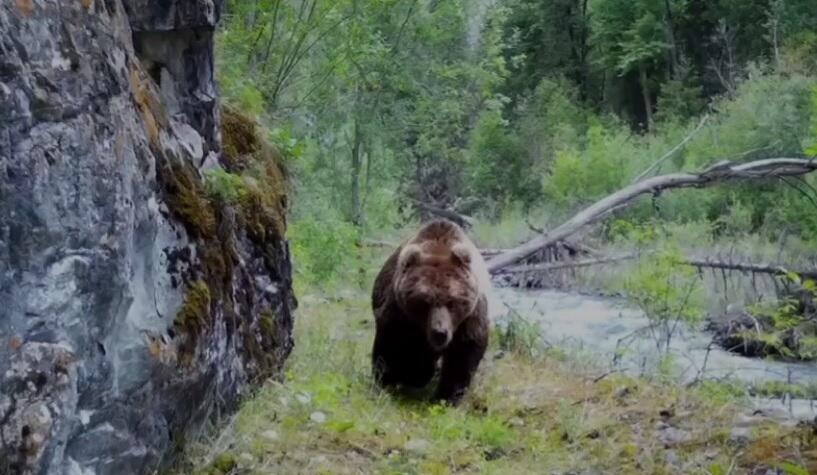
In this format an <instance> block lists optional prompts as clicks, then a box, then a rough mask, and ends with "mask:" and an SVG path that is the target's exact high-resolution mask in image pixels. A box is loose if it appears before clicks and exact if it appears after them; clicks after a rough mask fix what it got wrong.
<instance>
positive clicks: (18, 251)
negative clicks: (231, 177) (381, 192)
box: [0, 0, 295, 474]
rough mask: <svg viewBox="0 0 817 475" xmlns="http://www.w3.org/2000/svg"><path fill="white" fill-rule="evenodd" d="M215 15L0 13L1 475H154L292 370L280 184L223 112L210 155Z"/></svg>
mask: <svg viewBox="0 0 817 475" xmlns="http://www.w3.org/2000/svg"><path fill="white" fill-rule="evenodd" d="M220 10H221V1H220V0H7V1H3V2H2V3H1V4H0V473H55V474H63V473H65V474H103V473H104V474H107V473H110V474H128V473H145V472H149V471H151V470H153V469H155V468H157V467H161V466H162V465H165V464H167V463H168V461H169V460H171V459H172V454H173V451H174V449H178V448H179V447H180V446H182V445H183V444H184V441H185V439H186V438H189V437H190V436H191V433H192V432H193V431H194V430H195V429H196V428H197V427H199V426H200V423H201V422H202V421H204V420H206V419H208V418H210V417H212V416H214V415H217V414H219V413H220V412H222V411H225V410H229V409H230V408H231V407H232V406H234V404H235V402H236V400H237V397H238V396H240V395H241V394H242V392H245V391H246V389H247V388H248V387H249V386H250V384H251V383H252V382H254V381H259V380H261V379H263V378H266V377H268V376H271V375H276V374H277V373H278V372H279V371H280V367H281V364H282V362H283V361H284V359H285V358H286V356H287V355H288V354H289V351H290V349H291V346H292V342H291V336H290V334H291V326H292V317H291V311H292V308H293V307H294V305H295V301H294V298H293V297H292V291H291V282H290V263H289V253H288V250H287V244H286V241H285V239H284V237H283V233H284V226H285V225H284V211H285V206H286V201H285V194H284V189H283V188H284V181H283V174H282V171H281V169H280V166H279V164H278V163H277V161H276V160H277V157H276V156H275V154H274V151H272V150H271V149H269V148H268V147H267V146H266V145H264V144H263V142H261V141H260V140H259V137H258V134H257V132H256V131H255V130H254V128H253V127H254V126H253V125H252V123H250V122H248V121H246V120H244V119H242V118H241V117H240V116H238V115H233V114H232V113H231V112H229V111H227V112H226V113H225V122H224V123H225V128H224V131H225V140H226V142H225V145H229V147H227V146H225V147H224V149H225V151H226V153H223V152H222V137H221V135H222V127H221V122H222V121H221V117H220V115H221V114H220V111H219V106H218V100H217V95H216V88H215V84H214V79H213V58H212V54H213V48H212V43H213V28H214V26H215V24H216V22H217V20H218V18H219V15H220ZM227 125H229V127H226V126H227ZM228 136H229V137H228ZM218 168H224V169H226V170H227V171H230V172H233V173H235V174H238V175H241V176H242V177H243V178H242V180H243V181H242V183H241V186H240V190H239V191H240V192H239V193H236V194H235V196H232V197H230V196H224V194H223V193H222V195H214V194H213V193H211V192H208V189H207V186H206V180H205V179H204V178H203V177H204V176H205V174H204V171H205V170H208V169H218Z"/></svg>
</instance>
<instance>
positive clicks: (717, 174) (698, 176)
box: [488, 158, 817, 273]
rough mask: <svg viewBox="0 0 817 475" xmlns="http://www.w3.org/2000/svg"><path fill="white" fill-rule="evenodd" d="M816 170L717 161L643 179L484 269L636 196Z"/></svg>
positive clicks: (810, 164) (796, 164)
mask: <svg viewBox="0 0 817 475" xmlns="http://www.w3.org/2000/svg"><path fill="white" fill-rule="evenodd" d="M816 170H817V159H804V158H770V159H765V160H755V161H752V162H746V163H741V164H733V163H730V162H728V161H723V162H718V163H716V164H714V165H712V166H711V167H709V168H707V169H705V170H703V171H701V172H699V173H672V174H669V175H661V176H656V177H652V178H647V179H645V180H642V181H640V182H638V183H634V184H632V185H630V186H627V187H624V188H622V189H621V190H619V191H617V192H615V193H613V194H611V195H609V196H606V197H605V198H602V199H601V200H599V201H597V202H596V203H594V204H592V205H590V206H588V207H587V208H585V209H583V210H582V211H580V212H579V213H578V214H576V215H575V216H573V217H572V218H570V219H569V220H568V221H566V222H565V223H563V224H561V225H560V226H557V227H556V228H555V229H554V230H553V231H551V232H550V233H548V234H545V235H541V236H537V237H535V238H534V239H532V240H530V241H528V242H526V243H525V244H522V245H521V246H518V247H516V248H514V249H511V250H509V251H507V252H504V253H502V254H500V255H498V256H496V257H493V258H492V259H490V260H489V261H488V270H489V271H491V272H492V273H496V272H498V271H499V270H500V269H502V268H504V267H507V266H509V265H511V264H514V263H516V262H518V261H520V260H522V259H524V258H526V257H528V256H530V255H531V254H533V253H535V252H536V251H538V250H539V249H541V248H543V247H546V246H549V245H551V244H554V243H556V242H558V241H561V240H563V239H565V238H567V237H568V236H570V235H572V234H574V233H576V232H577V231H579V230H580V229H582V228H583V227H584V226H586V225H588V224H590V223H593V222H596V221H597V220H599V219H600V218H602V217H604V216H607V215H608V214H610V213H611V212H613V211H615V210H618V209H621V208H624V207H627V206H629V205H630V204H632V203H633V201H634V200H635V198H637V197H639V196H640V195H643V194H647V193H651V194H653V195H656V194H658V193H659V192H661V191H662V190H666V189H672V188H690V187H699V188H700V187H706V186H712V185H715V184H719V183H722V182H725V181H738V180H768V179H769V178H782V177H788V176H802V175H805V174H808V173H811V172H814V171H816Z"/></svg>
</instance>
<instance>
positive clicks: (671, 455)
mask: <svg viewBox="0 0 817 475" xmlns="http://www.w3.org/2000/svg"><path fill="white" fill-rule="evenodd" d="M664 460H665V461H666V462H667V465H678V462H679V460H678V454H677V453H675V451H674V450H667V452H666V453H665V454H664Z"/></svg>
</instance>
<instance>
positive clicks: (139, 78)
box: [128, 63, 168, 148]
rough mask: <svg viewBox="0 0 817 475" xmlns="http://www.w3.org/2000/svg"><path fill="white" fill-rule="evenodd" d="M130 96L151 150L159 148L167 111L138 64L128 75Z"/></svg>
mask: <svg viewBox="0 0 817 475" xmlns="http://www.w3.org/2000/svg"><path fill="white" fill-rule="evenodd" d="M128 81H129V83H130V88H131V94H132V95H133V101H134V102H135V103H136V106H137V108H138V109H139V113H140V114H141V116H142V122H143V123H144V125H145V130H146V131H147V134H148V139H149V140H150V144H151V146H152V147H153V148H158V147H159V131H160V130H161V129H162V128H166V127H167V126H168V118H167V111H166V110H165V108H164V106H163V105H162V102H161V100H159V95H158V92H157V91H156V90H155V89H154V86H153V83H152V82H151V81H150V79H149V78H148V76H147V74H146V73H145V71H144V70H142V68H141V67H139V66H138V63H134V64H133V65H132V66H131V68H130V72H129V74H128Z"/></svg>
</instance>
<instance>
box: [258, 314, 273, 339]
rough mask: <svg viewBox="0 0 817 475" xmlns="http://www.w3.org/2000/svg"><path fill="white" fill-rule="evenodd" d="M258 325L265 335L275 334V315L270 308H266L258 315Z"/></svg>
mask: <svg viewBox="0 0 817 475" xmlns="http://www.w3.org/2000/svg"><path fill="white" fill-rule="evenodd" d="M258 326H259V327H260V328H261V332H262V333H263V334H264V335H268V336H271V337H274V336H275V316H274V315H273V314H272V312H271V311H270V310H265V311H263V312H261V314H260V315H258Z"/></svg>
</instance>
